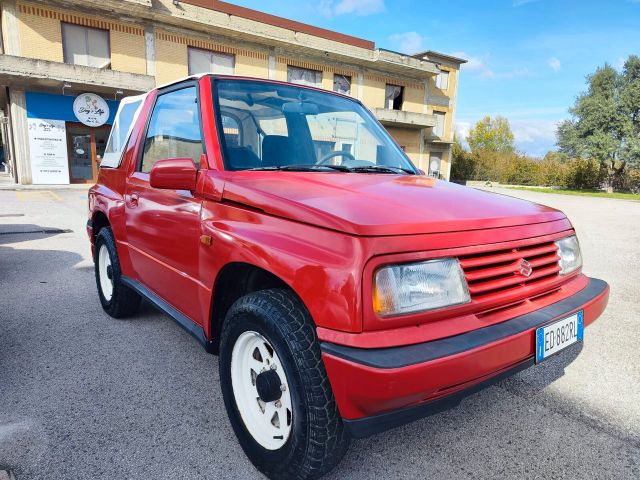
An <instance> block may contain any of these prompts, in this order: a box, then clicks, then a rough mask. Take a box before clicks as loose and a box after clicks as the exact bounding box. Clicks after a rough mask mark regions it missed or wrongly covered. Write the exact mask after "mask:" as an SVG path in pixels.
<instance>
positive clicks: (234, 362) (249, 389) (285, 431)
mask: <svg viewBox="0 0 640 480" xmlns="http://www.w3.org/2000/svg"><path fill="white" fill-rule="evenodd" d="M269 369H271V370H275V372H276V373H277V374H278V377H279V378H280V383H281V387H280V390H281V392H282V395H281V397H280V399H279V400H275V401H272V402H263V401H262V400H261V399H260V395H259V394H258V389H257V387H256V378H257V376H258V375H259V374H260V373H263V372H266V371H267V370H269ZM231 384H232V386H233V396H234V398H235V400H236V405H237V406H238V410H239V412H240V416H241V417H242V421H243V422H244V425H245V427H246V428H247V430H248V431H249V433H250V434H251V436H252V437H253V438H254V440H255V441H256V442H258V443H259V444H260V445H262V446H263V447H264V448H266V449H267V450H278V449H279V448H282V446H283V445H284V444H285V443H286V442H287V440H288V439H289V435H290V434H291V426H292V425H293V410H292V408H291V393H290V391H289V383H288V382H287V376H286V375H285V372H284V368H283V367H282V363H281V362H280V358H279V357H278V354H277V353H276V351H275V349H274V348H273V346H272V345H271V344H270V343H269V341H268V340H267V339H266V338H264V337H263V336H262V335H260V334H259V333H257V332H251V331H249V332H244V333H243V334H242V335H240V336H239V337H238V339H237V340H236V343H235V345H234V346H233V352H232V353H231Z"/></svg>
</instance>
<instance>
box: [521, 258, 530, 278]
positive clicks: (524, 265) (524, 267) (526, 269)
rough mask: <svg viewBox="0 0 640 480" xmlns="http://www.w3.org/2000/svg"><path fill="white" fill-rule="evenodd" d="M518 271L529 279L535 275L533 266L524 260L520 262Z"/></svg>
mask: <svg viewBox="0 0 640 480" xmlns="http://www.w3.org/2000/svg"><path fill="white" fill-rule="evenodd" d="M518 269H519V271H520V275H522V276H523V277H527V278H529V277H530V276H531V274H532V273H533V267H532V266H531V263H529V262H528V261H527V260H525V259H524V258H523V259H522V260H520V265H519V266H518Z"/></svg>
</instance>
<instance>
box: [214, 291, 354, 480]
mask: <svg viewBox="0 0 640 480" xmlns="http://www.w3.org/2000/svg"><path fill="white" fill-rule="evenodd" d="M246 331H254V332H257V333H259V334H261V335H262V336H263V337H265V338H266V339H267V340H268V341H269V342H270V343H271V345H272V346H273V347H274V349H275V351H276V353H277V354H278V356H279V358H280V361H281V363H282V365H283V367H284V370H285V373H286V376H287V380H288V383H289V389H290V393H291V400H292V407H293V421H292V425H293V426H292V430H291V434H290V436H289V438H288V440H287V442H286V443H285V444H284V445H283V446H282V447H281V448H280V449H278V450H267V449H265V448H263V447H262V446H261V445H260V444H259V443H258V442H256V441H255V440H254V438H253V437H252V436H251V434H250V433H249V431H248V430H247V428H246V427H245V425H244V421H243V420H242V417H241V415H240V412H239V411H238V407H237V405H236V401H235V398H234V393H233V386H232V380H231V356H232V351H233V347H234V344H235V341H236V340H237V339H238V337H239V336H240V335H241V334H242V333H244V332H246ZM219 368H220V383H221V387H222V393H223V396H224V403H225V406H226V409H227V413H228V415H229V420H230V421H231V425H232V427H233V430H234V431H235V434H236V436H237V438H238V441H239V442H240V445H241V446H242V448H243V450H244V451H245V453H246V455H247V456H248V457H249V459H250V460H251V461H252V462H253V464H254V465H255V466H256V467H257V468H258V470H260V471H261V472H262V473H264V474H265V475H266V476H267V477H269V478H271V479H276V480H279V479H283V480H284V479H300V480H307V479H315V478H319V477H321V476H322V475H324V474H326V473H327V472H329V471H330V470H331V469H332V468H333V467H334V466H336V465H337V464H338V463H339V462H340V460H341V459H342V457H343V456H344V454H345V453H346V451H347V449H348V447H349V442H350V438H349V435H348V433H347V432H346V430H345V429H344V426H343V423H342V418H341V417H340V414H339V413H338V408H337V406H336V402H335V399H334V397H333V392H332V390H331V386H330V384H329V380H328V379H327V373H326V371H325V368H324V364H323V362H322V359H321V356H320V347H319V344H318V340H317V337H316V331H315V327H314V324H313V321H312V319H311V317H310V315H309V313H308V312H307V310H306V308H305V307H304V305H303V304H302V302H301V301H300V300H299V299H298V297H296V296H295V295H294V294H293V293H292V292H290V291H288V290H283V289H273V290H263V291H259V292H256V293H251V294H248V295H246V296H245V297H242V298H240V299H239V300H237V301H236V302H235V303H234V304H233V305H232V307H231V308H230V310H229V312H228V313H227V315H226V318H225V320H224V324H223V327H222V333H221V341H220V357H219Z"/></svg>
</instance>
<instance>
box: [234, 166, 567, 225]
mask: <svg viewBox="0 0 640 480" xmlns="http://www.w3.org/2000/svg"><path fill="white" fill-rule="evenodd" d="M223 199H224V200H226V201H229V202H235V203H239V204H243V205H246V206H249V207H253V208H257V209H260V210H263V211H264V212H266V213H268V214H271V215H276V216H279V217H284V218H289V219H291V220H295V221H298V222H304V223H307V224H311V225H316V226H318V227H323V228H329V229H332V230H338V231H341V232H345V233H349V234H353V235H366V236H374V235H376V236H377V235H411V234H420V233H436V232H453V231H464V230H477V229H484V228H495V227H506V226H515V225H524V224H531V223H541V222H549V221H553V220H559V219H563V218H565V215H564V214H563V213H562V212H559V211H558V210H554V209H552V208H548V207H545V206H542V205H537V204H535V203H530V202H526V201H524V200H519V199H516V198H511V197H508V196H504V195H499V194H495V193H489V192H484V191H479V190H476V189H473V188H469V187H462V186H460V185H455V184H453V183H448V182H443V181H434V180H433V179H431V178H429V177H425V176H417V175H388V174H357V173H310V172H284V171H280V172H267V171H252V172H248V171H247V172H233V173H230V174H229V175H228V176H227V178H226V179H225V184H224V191H223Z"/></svg>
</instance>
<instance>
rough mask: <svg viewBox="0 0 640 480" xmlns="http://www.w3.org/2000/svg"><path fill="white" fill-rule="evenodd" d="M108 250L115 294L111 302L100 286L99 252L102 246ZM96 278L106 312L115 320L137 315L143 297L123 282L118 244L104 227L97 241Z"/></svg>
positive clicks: (111, 233) (99, 294) (107, 228)
mask: <svg viewBox="0 0 640 480" xmlns="http://www.w3.org/2000/svg"><path fill="white" fill-rule="evenodd" d="M103 245H104V246H105V247H106V248H107V251H108V252H109V258H110V260H111V271H112V280H113V294H112V296H111V299H110V300H107V299H106V298H105V296H104V294H103V293H102V287H101V285H100V271H99V262H98V252H100V248H102V246H103ZM95 256H96V258H95V259H94V264H95V277H96V286H97V288H98V296H99V297H100V303H101V304H102V308H103V309H104V311H105V312H107V313H108V314H109V315H110V316H112V317H113V318H124V317H128V316H131V315H133V314H135V313H136V312H137V311H138V309H139V308H140V302H141V300H142V299H141V297H140V295H138V294H137V293H136V292H135V291H133V290H132V289H131V288H129V287H128V286H126V285H125V284H124V283H123V282H122V271H121V270H120V260H119V259H118V251H117V250H116V242H115V240H114V238H113V232H112V231H111V228H109V227H104V228H102V229H100V232H98V235H97V236H96V241H95Z"/></svg>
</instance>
